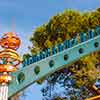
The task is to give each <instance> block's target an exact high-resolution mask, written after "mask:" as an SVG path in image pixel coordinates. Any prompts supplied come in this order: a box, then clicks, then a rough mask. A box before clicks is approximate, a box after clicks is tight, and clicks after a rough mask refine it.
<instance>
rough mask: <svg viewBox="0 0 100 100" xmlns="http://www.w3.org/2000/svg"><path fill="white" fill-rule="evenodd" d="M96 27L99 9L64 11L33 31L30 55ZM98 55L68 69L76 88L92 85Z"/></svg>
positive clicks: (99, 60) (99, 65)
mask: <svg viewBox="0 0 100 100" xmlns="http://www.w3.org/2000/svg"><path fill="white" fill-rule="evenodd" d="M98 25H100V8H98V9H96V10H95V11H91V12H79V11H76V10H72V9H68V10H65V11H63V12H62V13H58V14H57V15H55V16H53V17H51V19H50V20H49V22H48V23H46V24H43V25H41V26H40V27H38V28H36V29H35V31H34V32H33V35H32V37H31V39H30V41H31V42H32V43H33V47H31V53H32V54H34V53H37V51H40V50H43V49H45V48H49V47H52V46H54V45H57V44H58V43H61V42H63V41H64V40H65V39H71V38H73V37H74V36H76V35H78V34H80V33H81V32H88V30H89V29H94V28H95V27H96V26H98ZM37 48H38V50H37ZM98 54H99V52H96V53H92V54H90V55H89V56H86V57H84V58H82V59H80V60H79V61H77V62H75V63H74V64H73V65H71V66H69V67H68V71H69V72H71V73H73V79H75V80H76V85H77V87H81V86H86V87H88V86H92V85H93V84H94V82H95V80H96V78H97V76H98V75H99V74H100V73H99V71H100V56H99V55H98ZM62 70H63V69H62ZM59 73H60V71H59ZM57 98H58V99H55V100H62V99H60V97H57ZM72 100H74V99H72ZM75 100H76V99H75Z"/></svg>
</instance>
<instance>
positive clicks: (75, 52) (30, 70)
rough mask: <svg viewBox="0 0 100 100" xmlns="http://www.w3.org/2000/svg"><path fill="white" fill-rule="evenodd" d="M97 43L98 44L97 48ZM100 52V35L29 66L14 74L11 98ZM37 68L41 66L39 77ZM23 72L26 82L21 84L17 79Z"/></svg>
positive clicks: (10, 85)
mask: <svg viewBox="0 0 100 100" xmlns="http://www.w3.org/2000/svg"><path fill="white" fill-rule="evenodd" d="M82 39H83V38H82ZM64 43H65V42H64ZM96 43H98V46H97V47H96V46H95V44H96ZM96 45H97V44H96ZM80 48H82V49H83V50H84V52H82V53H79V50H80ZM98 50H100V35H98V36H96V37H93V38H92V39H89V40H87V41H86V40H85V41H84V42H81V43H80V44H77V45H75V46H73V47H71V48H67V49H64V50H63V51H62V52H58V53H56V54H54V55H52V56H49V57H46V58H45V59H42V60H40V61H38V62H35V63H32V64H29V65H28V66H27V67H24V68H22V69H20V70H18V71H17V72H15V73H13V74H12V76H13V77H15V78H14V80H13V81H12V83H11V84H9V97H10V96H12V95H14V94H15V93H17V92H19V91H21V90H22V89H24V88H26V87H27V86H29V85H30V84H32V83H33V82H35V81H36V80H38V79H40V78H42V77H43V76H46V75H48V74H51V73H53V72H55V71H57V70H59V69H61V68H63V66H64V65H66V66H68V65H69V64H71V63H73V62H75V61H77V60H78V59H80V58H81V57H83V56H85V55H88V54H90V53H91V52H94V51H98ZM66 54H67V55H68V58H67V60H64V55H66ZM51 60H53V61H54V62H55V64H54V66H53V67H51V68H50V66H49V62H50V61H51ZM35 66H40V72H39V74H38V75H36V74H35V72H34V69H35ZM21 72H23V73H24V75H25V80H24V81H23V82H22V83H19V82H18V79H17V77H18V75H19V73H21Z"/></svg>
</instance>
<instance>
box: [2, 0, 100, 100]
mask: <svg viewBox="0 0 100 100" xmlns="http://www.w3.org/2000/svg"><path fill="white" fill-rule="evenodd" d="M98 7H100V0H0V36H1V35H2V33H3V32H8V31H15V32H17V34H19V36H20V37H21V39H22V45H21V48H20V49H19V53H20V54H23V53H25V52H27V51H28V49H27V46H28V45H31V43H30V42H29V41H28V39H29V37H30V36H31V34H32V31H33V30H34V29H35V28H36V27H37V26H40V25H41V24H43V23H45V22H47V21H48V20H49V19H50V17H51V16H53V15H55V14H57V13H58V12H62V11H63V10H64V9H66V8H72V9H76V10H80V11H87V10H94V9H96V8H98ZM40 88H41V87H40V86H38V85H36V84H34V85H32V86H31V87H29V88H28V89H27V90H26V91H27V92H26V94H27V97H26V99H25V98H23V97H22V98H21V100H33V99H35V100H42V99H41V93H40Z"/></svg>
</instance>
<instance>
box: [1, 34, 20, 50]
mask: <svg viewBox="0 0 100 100" xmlns="http://www.w3.org/2000/svg"><path fill="white" fill-rule="evenodd" d="M20 43H21V40H20V38H19V37H18V36H17V35H16V34H15V33H13V32H8V33H5V34H4V35H3V37H2V38H1V40H0V44H1V47H3V48H9V49H13V50H16V49H18V48H19V46H20Z"/></svg>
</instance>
